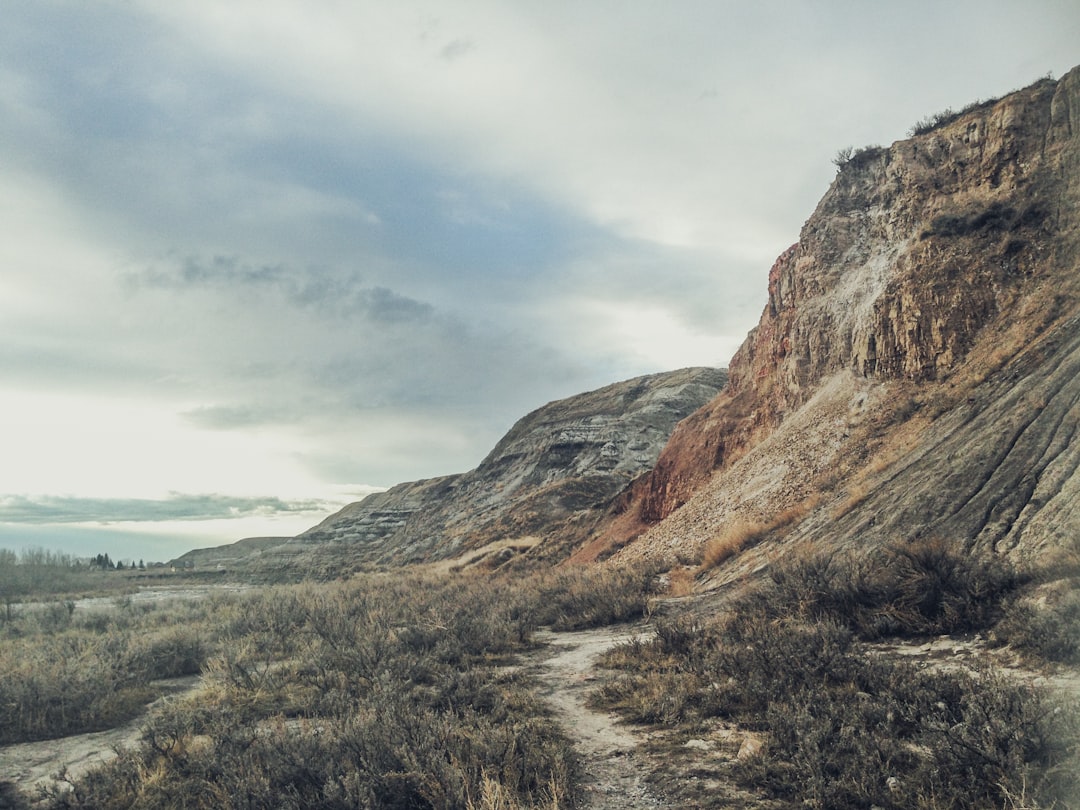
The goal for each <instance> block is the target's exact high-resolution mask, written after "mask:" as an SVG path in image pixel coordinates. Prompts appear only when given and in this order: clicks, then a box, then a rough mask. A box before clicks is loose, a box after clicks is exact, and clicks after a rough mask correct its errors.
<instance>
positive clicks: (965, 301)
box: [576, 69, 1080, 575]
mask: <svg viewBox="0 0 1080 810" xmlns="http://www.w3.org/2000/svg"><path fill="white" fill-rule="evenodd" d="M926 129H927V130H928V131H925V132H922V133H921V134H918V135H916V136H914V137H912V138H910V139H908V140H904V141H899V142H897V143H894V144H893V145H892V146H891V147H888V148H881V147H873V148H870V149H866V150H861V151H860V152H856V153H855V154H854V155H852V156H850V157H849V158H848V159H847V160H846V161H845V162H843V163H842V165H841V166H840V167H839V169H838V172H837V177H836V179H835V181H834V182H833V184H832V186H831V187H830V189H829V191H828V192H827V193H826V195H825V196H824V198H823V199H822V201H821V202H820V204H819V205H818V207H817V209H816V210H815V211H814V213H813V215H812V216H811V217H810V219H809V220H808V221H807V223H806V225H805V226H804V227H803V229H802V232H801V233H800V236H799V241H798V242H797V243H796V244H795V245H793V246H792V247H791V248H790V249H788V250H787V251H785V252H784V253H783V254H782V255H781V256H780V257H779V258H778V259H777V261H776V263H775V265H774V266H773V268H772V270H771V272H770V274H769V300H768V304H767V305H766V307H765V310H764V312H763V313H762V316H761V320H760V322H759V325H758V326H757V327H756V328H755V329H754V330H753V331H752V332H751V333H750V335H749V336H748V337H747V339H746V341H745V342H744V344H743V345H742V347H741V348H740V349H739V351H738V352H737V353H736V355H735V357H734V358H733V359H732V362H731V367H730V380H729V384H728V385H727V387H726V388H725V389H724V391H723V392H721V393H720V394H719V395H718V396H717V397H716V398H715V399H714V400H713V401H711V402H710V403H708V404H707V405H705V406H704V407H703V408H701V409H700V410H699V411H698V412H696V413H695V414H693V415H692V416H690V417H689V418H688V419H686V420H685V421H684V422H682V423H681V424H680V425H679V426H678V427H677V428H676V430H675V431H674V433H673V435H672V438H671V441H670V442H669V443H668V445H667V447H666V448H665V449H664V451H663V452H662V453H661V455H660V458H659V460H658V462H657V465H656V467H655V468H654V470H653V471H652V472H651V473H650V474H649V475H647V476H644V477H643V478H642V479H640V480H639V481H637V482H635V484H634V486H633V487H632V488H631V489H630V490H629V491H628V492H627V493H626V494H625V495H624V496H623V498H622V499H621V500H620V502H619V506H618V509H617V510H616V512H615V513H614V514H613V515H612V516H611V517H610V518H609V520H608V522H607V523H606V524H605V525H604V526H603V527H602V529H601V531H599V532H598V533H597V535H596V536H594V537H593V538H592V539H591V541H590V542H589V543H587V544H585V546H584V547H583V548H582V549H580V550H579V551H578V553H577V554H576V559H578V560H582V561H585V560H590V559H596V558H598V557H600V556H601V555H606V554H609V553H611V552H612V551H613V550H615V549H620V548H621V549H622V551H621V552H620V554H621V555H622V556H625V557H631V558H633V557H642V556H669V557H670V556H677V557H682V558H686V557H693V556H694V555H695V554H697V553H699V552H700V550H701V548H702V546H703V545H704V544H705V543H706V542H708V541H709V540H710V539H711V538H712V537H714V536H715V535H716V534H718V533H720V532H723V531H724V530H725V527H730V526H732V525H733V524H736V523H745V524H747V525H753V526H754V527H755V532H756V535H757V536H758V538H759V539H760V538H766V539H767V538H769V537H771V538H774V539H777V538H779V537H781V536H786V537H789V538H791V539H798V538H803V539H816V540H819V541H828V542H840V543H849V542H860V543H869V542H873V541H874V540H875V539H879V540H883V539H891V538H895V537H896V536H898V535H900V536H906V537H915V536H920V535H934V536H944V537H948V538H949V539H951V540H956V541H959V542H963V543H964V544H965V545H966V546H968V547H970V548H976V547H978V548H986V549H995V550H998V551H1002V552H1012V553H1016V554H1028V553H1030V554H1040V553H1043V552H1046V551H1048V550H1049V549H1051V548H1053V547H1054V546H1060V545H1064V544H1066V543H1067V542H1071V541H1072V540H1073V539H1074V538H1075V536H1076V534H1077V530H1078V528H1080V512H1078V507H1077V503H1078V500H1077V497H1076V496H1077V490H1078V488H1080V479H1078V477H1077V475H1076V469H1077V464H1078V461H1080V445H1078V432H1077V427H1078V418H1080V385H1078V383H1077V380H1078V375H1077V372H1078V371H1080V366H1078V362H1080V353H1078V352H1080V337H1078V335H1080V320H1078V318H1080V267H1078V257H1080V69H1074V70H1073V71H1071V72H1070V73H1069V74H1067V75H1066V76H1065V77H1063V78H1062V79H1060V80H1059V81H1056V82H1055V81H1052V80H1049V79H1045V80H1041V81H1039V82H1037V83H1036V84H1034V85H1032V86H1031V87H1028V88H1025V89H1024V90H1021V91H1018V92H1016V93H1013V94H1010V95H1009V96H1007V97H1005V98H1003V99H1001V100H999V101H996V102H986V103H983V104H980V105H976V106H975V107H974V108H973V109H970V110H968V111H966V112H965V113H963V114H962V115H958V116H955V117H952V118H951V119H949V120H946V121H943V122H938V123H937V125H936V126H933V127H927V128H926ZM767 549H768V544H765V545H764V546H762V548H761V549H760V550H759V552H758V553H757V554H756V555H754V554H752V555H749V556H747V557H746V558H745V559H744V560H743V567H746V566H751V565H759V564H760V563H761V560H762V559H763V555H764V554H765V553H766V550H767ZM733 575H734V569H733Z"/></svg>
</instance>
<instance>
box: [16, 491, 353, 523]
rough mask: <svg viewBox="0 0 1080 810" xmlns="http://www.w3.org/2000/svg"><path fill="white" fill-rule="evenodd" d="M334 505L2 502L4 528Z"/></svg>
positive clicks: (178, 496) (219, 500) (197, 498)
mask: <svg viewBox="0 0 1080 810" xmlns="http://www.w3.org/2000/svg"><path fill="white" fill-rule="evenodd" d="M334 506H335V504H333V503H330V502H328V501H325V500H318V499H309V500H292V501H287V500H283V499H281V498H277V497H262V498H250V497H249V498H239V497H233V496H228V495H192V494H183V493H173V494H171V495H169V497H167V498H161V499H140V498H80V497H72V496H57V495H41V496H35V497H30V496H25V495H5V496H0V522H2V523H29V524H65V523H104V524H108V523H132V522H157V521H202V520H220V519H243V518H248V517H252V516H260V517H272V516H278V515H289V514H296V513H305V514H308V513H309V514H319V513H326V512H328V511H331V510H332V509H333V507H334Z"/></svg>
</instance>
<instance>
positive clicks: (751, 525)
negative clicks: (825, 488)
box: [699, 493, 821, 573]
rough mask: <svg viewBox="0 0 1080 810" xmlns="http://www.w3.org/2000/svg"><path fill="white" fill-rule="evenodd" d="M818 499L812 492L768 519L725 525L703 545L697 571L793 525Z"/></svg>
mask: <svg viewBox="0 0 1080 810" xmlns="http://www.w3.org/2000/svg"><path fill="white" fill-rule="evenodd" d="M820 501H821V496H820V495H819V494H817V493H815V494H813V495H810V496H808V497H806V498H803V500H801V501H799V502H798V503H796V504H792V505H791V506H789V507H787V508H786V509H783V510H781V511H780V512H777V513H776V515H774V516H773V518H772V519H771V520H769V521H768V522H765V523H763V522H760V521H746V520H739V521H735V522H733V523H731V524H730V525H727V526H725V527H724V528H723V529H722V530H721V532H720V533H719V534H718V535H717V536H716V537H714V538H713V539H712V540H710V541H709V542H708V543H707V544H706V545H705V548H704V550H703V551H702V554H701V562H700V566H699V573H703V572H705V571H709V570H711V569H713V568H716V567H717V566H719V565H721V564H722V563H724V562H726V561H727V560H730V559H731V558H732V557H735V556H736V555H738V554H740V553H741V552H743V551H744V550H746V549H747V548H750V547H752V546H754V545H757V544H758V543H760V542H761V541H762V540H763V539H764V538H766V537H768V536H769V535H772V534H774V533H777V532H780V531H781V530H783V529H788V528H790V527H791V526H794V525H795V524H797V523H799V522H800V521H802V520H803V519H804V518H805V517H806V516H807V515H809V514H810V513H811V512H812V511H813V510H814V508H815V507H816V506H817V505H818V503H820Z"/></svg>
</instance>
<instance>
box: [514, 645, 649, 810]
mask: <svg viewBox="0 0 1080 810" xmlns="http://www.w3.org/2000/svg"><path fill="white" fill-rule="evenodd" d="M647 634H648V631H647V630H646V629H643V628H626V627H618V628H610V627H604V628H600V629H597V630H584V631H581V632H576V633H540V634H538V636H537V640H538V641H541V642H543V643H544V644H545V645H546V646H545V647H544V648H543V649H542V650H541V651H540V653H538V654H537V655H535V657H534V658H533V660H532V661H531V662H530V663H531V665H532V666H533V667H534V668H535V671H536V673H537V676H538V677H539V679H540V682H541V684H542V685H543V691H542V694H543V696H544V697H545V698H546V699H547V701H548V702H549V704H550V705H551V707H552V709H553V710H554V712H555V714H556V716H557V717H558V718H559V720H560V722H561V723H562V725H563V727H564V728H565V730H566V732H567V734H569V735H570V736H571V738H573V740H574V742H575V745H576V747H577V750H578V753H579V754H580V755H581V759H582V764H583V767H584V771H585V776H586V779H585V790H586V798H587V801H588V804H587V806H588V807H591V808H595V810H638V808H656V807H663V806H664V804H663V802H661V801H660V800H659V799H658V798H656V797H655V796H653V795H652V794H651V793H650V791H649V787H648V786H647V785H646V784H645V774H646V773H647V771H648V769H647V768H646V767H645V764H644V762H643V761H641V759H640V757H641V754H640V753H639V751H638V748H637V746H638V742H639V737H638V736H637V735H636V734H635V733H634V732H633V731H632V729H630V728H629V727H628V726H626V725H624V724H622V723H621V722H620V721H619V719H618V718H617V717H616V716H615V715H614V714H611V713H608V712H597V711H593V710H592V709H589V708H587V707H586V705H585V699H586V695H587V693H588V691H589V689H590V688H591V687H592V686H594V685H595V683H594V682H595V680H596V678H597V673H596V669H595V667H594V663H595V661H596V658H597V657H598V656H599V655H600V654H601V653H603V652H605V651H606V650H609V649H611V648H612V647H614V646H615V645H616V644H619V643H621V642H624V641H628V640H630V639H631V638H634V637H635V636H644V635H647Z"/></svg>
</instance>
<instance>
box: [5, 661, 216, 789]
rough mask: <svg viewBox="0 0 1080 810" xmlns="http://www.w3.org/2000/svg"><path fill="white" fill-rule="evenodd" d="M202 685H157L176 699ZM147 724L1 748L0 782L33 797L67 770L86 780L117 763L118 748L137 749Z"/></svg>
mask: <svg viewBox="0 0 1080 810" xmlns="http://www.w3.org/2000/svg"><path fill="white" fill-rule="evenodd" d="M200 682H201V679H200V678H199V676H198V675H191V676H187V677H183V678H170V679H169V680H167V681H159V682H157V685H158V686H159V687H162V688H163V690H165V691H167V692H168V695H169V696H173V695H178V694H183V693H186V692H190V691H192V690H194V689H196V688H198V686H199V684H200ZM151 705H153V704H151ZM149 709H150V707H147V711H149ZM145 722H146V713H145V712H144V713H143V714H140V715H139V716H138V717H137V718H135V719H134V720H132V721H131V722H129V723H127V724H125V725H123V726H119V727H117V728H110V729H107V730H106V731H95V732H92V733H90V734H74V735H72V736H70V737H61V738H59V739H56V740H41V741H40V742H29V743H16V744H14V745H5V746H0V782H4V781H7V782H11V783H13V784H14V785H15V786H16V787H18V788H19V790H21V791H22V792H23V793H24V794H25V795H27V796H30V797H32V796H34V795H35V794H36V793H37V789H38V788H39V787H48V786H51V785H56V784H57V783H58V780H57V778H56V777H57V775H59V774H60V773H61V772H63V771H65V770H66V771H67V774H68V776H70V777H77V776H82V775H83V774H84V773H86V772H87V771H89V770H90V769H91V768H93V767H94V766H95V765H98V764H100V763H102V762H108V761H109V760H111V759H113V758H114V757H115V756H116V750H117V749H118V748H124V747H130V746H133V745H135V744H136V743H137V742H138V741H139V737H140V734H141V733H142V727H143V724H144V723H145Z"/></svg>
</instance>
